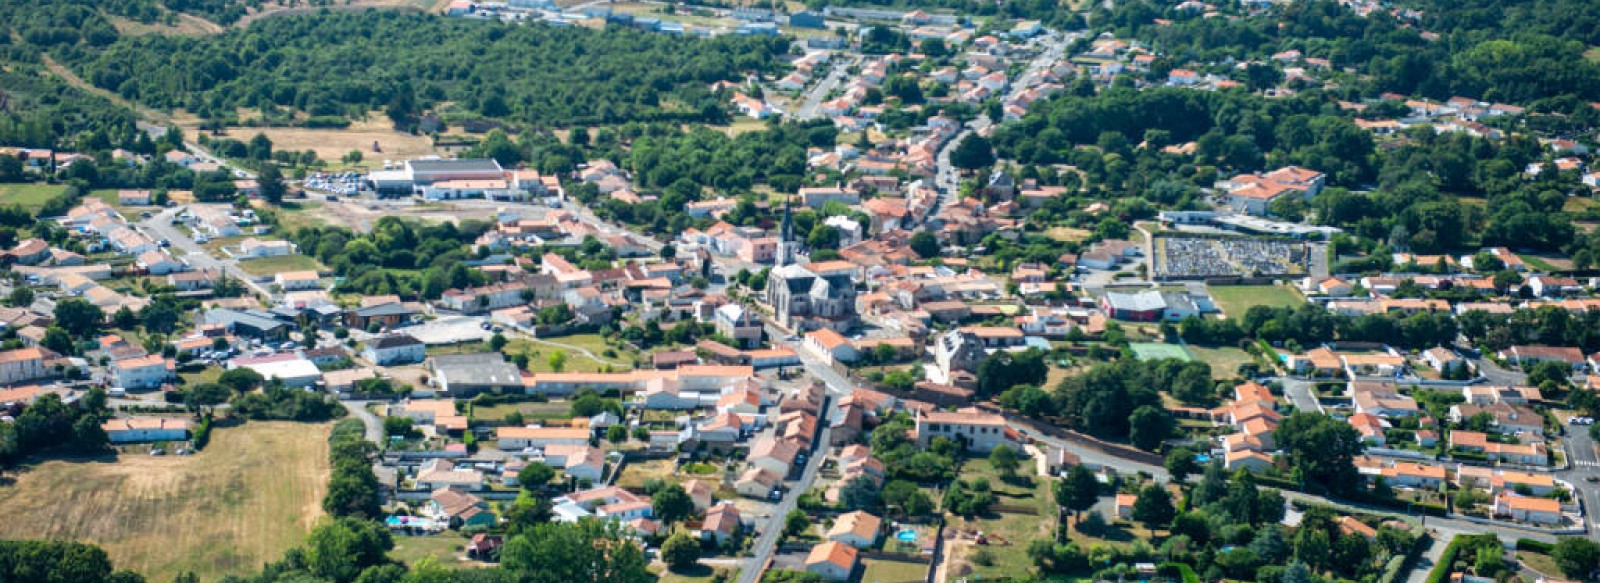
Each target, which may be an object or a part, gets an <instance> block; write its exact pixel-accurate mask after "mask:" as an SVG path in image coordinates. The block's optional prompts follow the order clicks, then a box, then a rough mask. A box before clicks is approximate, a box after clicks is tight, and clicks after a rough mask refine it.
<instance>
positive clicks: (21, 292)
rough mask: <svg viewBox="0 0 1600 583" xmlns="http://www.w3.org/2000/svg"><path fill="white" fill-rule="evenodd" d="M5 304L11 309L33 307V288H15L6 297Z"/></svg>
mask: <svg viewBox="0 0 1600 583" xmlns="http://www.w3.org/2000/svg"><path fill="white" fill-rule="evenodd" d="M6 303H7V304H9V305H10V306H11V307H13V308H26V307H28V306H30V305H33V288H31V287H24V286H17V287H15V288H12V289H11V295H9V296H6Z"/></svg>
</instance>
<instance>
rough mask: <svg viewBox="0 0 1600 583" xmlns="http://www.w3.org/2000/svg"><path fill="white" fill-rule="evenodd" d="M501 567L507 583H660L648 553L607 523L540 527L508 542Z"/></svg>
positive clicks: (504, 549)
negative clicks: (647, 555)
mask: <svg viewBox="0 0 1600 583" xmlns="http://www.w3.org/2000/svg"><path fill="white" fill-rule="evenodd" d="M535 541H537V542H535ZM500 566H501V568H503V569H505V570H507V571H510V572H511V574H512V576H511V577H510V578H509V579H510V580H515V581H534V582H572V583H576V582H579V581H599V580H604V581H608V582H616V583H648V582H653V581H655V580H656V576H655V575H652V574H651V573H650V571H649V570H648V569H647V567H648V563H647V562H646V561H645V558H644V551H643V550H642V549H641V548H640V547H639V546H638V545H635V544H632V543H631V541H629V539H628V538H627V537H626V536H625V535H624V534H623V532H622V530H621V526H619V525H618V524H616V523H613V522H609V521H596V520H585V521H581V522H578V523H576V524H568V523H560V522H546V523H541V524H536V525H534V526H533V527H532V528H529V529H526V530H524V531H522V532H520V533H518V534H517V535H515V536H513V537H511V538H510V539H508V540H507V541H506V545H505V547H503V548H501V550H500Z"/></svg>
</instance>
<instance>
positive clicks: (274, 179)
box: [256, 163, 289, 204]
mask: <svg viewBox="0 0 1600 583" xmlns="http://www.w3.org/2000/svg"><path fill="white" fill-rule="evenodd" d="M256 183H257V184H258V185H260V188H261V200H264V201H267V202H269V203H272V204H281V203H283V195H284V194H287V193H288V191H289V188H288V187H287V186H284V184H283V171H282V170H279V169H278V165H277V164H272V163H266V164H262V165H261V172H260V173H258V174H257V175H256Z"/></svg>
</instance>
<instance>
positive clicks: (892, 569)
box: [861, 559, 928, 583]
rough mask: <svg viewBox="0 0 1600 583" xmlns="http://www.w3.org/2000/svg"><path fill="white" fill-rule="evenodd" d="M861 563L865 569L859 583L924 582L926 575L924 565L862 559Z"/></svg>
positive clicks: (926, 570) (926, 566) (926, 569)
mask: <svg viewBox="0 0 1600 583" xmlns="http://www.w3.org/2000/svg"><path fill="white" fill-rule="evenodd" d="M861 563H862V564H863V565H864V566H865V567H866V569H865V571H863V572H862V573H861V583H905V582H911V581H924V580H926V579H927V575H928V565H926V564H924V563H912V562H907V561H887V560H878V559H862V561H861Z"/></svg>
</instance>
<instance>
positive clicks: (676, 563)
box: [661, 531, 700, 572]
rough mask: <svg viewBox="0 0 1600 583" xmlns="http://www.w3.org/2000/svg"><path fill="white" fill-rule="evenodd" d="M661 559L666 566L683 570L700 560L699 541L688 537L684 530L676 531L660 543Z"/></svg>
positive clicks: (675, 569)
mask: <svg viewBox="0 0 1600 583" xmlns="http://www.w3.org/2000/svg"><path fill="white" fill-rule="evenodd" d="M661 560H662V561H664V562H666V563H667V568H669V569H672V570H674V571H679V572H682V571H685V570H687V569H688V568H690V567H693V566H694V565H695V563H698V562H699V561H700V543H699V542H696V541H695V540H694V539H691V538H689V534H688V533H686V532H681V531H680V532H678V533H677V534H674V535H672V536H669V537H667V542H664V543H661Z"/></svg>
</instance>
